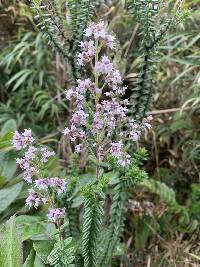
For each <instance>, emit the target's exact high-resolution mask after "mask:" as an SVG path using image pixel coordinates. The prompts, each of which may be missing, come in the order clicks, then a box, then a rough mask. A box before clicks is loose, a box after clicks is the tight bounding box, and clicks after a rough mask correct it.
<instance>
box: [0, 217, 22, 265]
mask: <svg viewBox="0 0 200 267" xmlns="http://www.w3.org/2000/svg"><path fill="white" fill-rule="evenodd" d="M2 235H3V237H2V238H1V242H0V266H2V267H3V266H5V267H20V266H21V262H22V254H21V242H20V240H19V234H18V232H17V228H16V223H15V217H14V216H13V217H11V218H10V220H9V221H8V222H7V223H6V226H5V231H3V233H2Z"/></svg>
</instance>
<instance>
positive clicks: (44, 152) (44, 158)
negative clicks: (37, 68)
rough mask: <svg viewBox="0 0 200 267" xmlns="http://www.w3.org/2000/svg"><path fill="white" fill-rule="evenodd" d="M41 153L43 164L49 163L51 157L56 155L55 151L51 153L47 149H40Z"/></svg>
mask: <svg viewBox="0 0 200 267" xmlns="http://www.w3.org/2000/svg"><path fill="white" fill-rule="evenodd" d="M40 152H41V161H42V162H43V163H45V162H47V161H48V159H49V157H52V156H54V155H55V152H54V151H50V150H48V149H47V148H46V147H42V148H40Z"/></svg>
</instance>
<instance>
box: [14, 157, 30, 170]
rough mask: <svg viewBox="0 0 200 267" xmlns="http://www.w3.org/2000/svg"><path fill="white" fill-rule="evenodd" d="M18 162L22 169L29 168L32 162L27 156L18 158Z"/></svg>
mask: <svg viewBox="0 0 200 267" xmlns="http://www.w3.org/2000/svg"><path fill="white" fill-rule="evenodd" d="M16 163H17V164H19V166H20V168H21V169H22V170H29V168H30V163H29V161H28V159H27V158H25V157H22V158H17V160H16Z"/></svg>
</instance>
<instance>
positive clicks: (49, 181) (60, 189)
mask: <svg viewBox="0 0 200 267" xmlns="http://www.w3.org/2000/svg"><path fill="white" fill-rule="evenodd" d="M35 186H36V187H37V188H38V189H40V190H47V189H48V188H50V189H52V190H55V191H56V193H57V194H58V195H59V194H62V193H64V192H65V190H66V182H65V180H63V179H60V178H57V177H55V178H40V179H37V180H36V181H35Z"/></svg>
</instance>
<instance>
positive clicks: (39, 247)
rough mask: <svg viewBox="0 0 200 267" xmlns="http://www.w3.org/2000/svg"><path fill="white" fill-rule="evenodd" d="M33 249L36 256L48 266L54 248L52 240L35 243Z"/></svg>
mask: <svg viewBox="0 0 200 267" xmlns="http://www.w3.org/2000/svg"><path fill="white" fill-rule="evenodd" d="M33 247H34V249H35V251H36V255H37V256H38V257H39V258H40V259H41V260H42V261H43V262H44V263H46V264H47V258H48V256H49V254H50V252H51V251H52V249H53V247H54V241H52V240H41V241H34V243H33Z"/></svg>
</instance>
